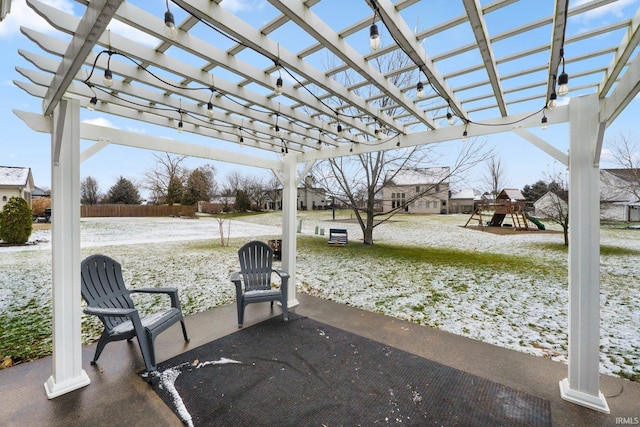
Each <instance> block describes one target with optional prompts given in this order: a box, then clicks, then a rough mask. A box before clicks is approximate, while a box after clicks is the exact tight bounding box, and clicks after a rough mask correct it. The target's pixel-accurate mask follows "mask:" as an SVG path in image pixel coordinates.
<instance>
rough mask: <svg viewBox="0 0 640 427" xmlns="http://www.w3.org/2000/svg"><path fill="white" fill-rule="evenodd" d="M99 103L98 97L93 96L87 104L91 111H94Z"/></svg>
mask: <svg viewBox="0 0 640 427" xmlns="http://www.w3.org/2000/svg"><path fill="white" fill-rule="evenodd" d="M97 104H98V98H96V97H95V96H94V97H93V98H91V101H89V105H87V109H88V110H89V111H93V110H95V109H96V105H97Z"/></svg>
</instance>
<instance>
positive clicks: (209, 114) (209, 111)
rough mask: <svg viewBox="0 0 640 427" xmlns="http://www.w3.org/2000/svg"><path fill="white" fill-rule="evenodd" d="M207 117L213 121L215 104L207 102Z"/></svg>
mask: <svg viewBox="0 0 640 427" xmlns="http://www.w3.org/2000/svg"><path fill="white" fill-rule="evenodd" d="M207 117H209V118H210V119H213V102H211V101H209V102H207Z"/></svg>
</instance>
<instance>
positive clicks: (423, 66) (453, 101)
mask: <svg viewBox="0 0 640 427" xmlns="http://www.w3.org/2000/svg"><path fill="white" fill-rule="evenodd" d="M367 2H368V3H369V4H371V5H372V7H373V8H374V10H376V11H377V12H378V13H379V14H380V16H381V18H382V19H383V20H384V22H385V25H386V26H387V29H388V30H389V32H390V33H391V35H392V36H393V38H394V40H396V42H397V43H398V44H399V46H400V48H401V49H402V50H403V51H404V52H405V53H406V54H407V55H409V57H410V58H411V60H412V61H413V62H414V63H416V64H418V66H419V68H420V71H422V72H423V73H424V74H425V76H427V79H429V83H430V84H431V85H433V87H434V89H435V90H436V92H438V93H439V94H440V95H441V96H442V97H443V98H445V100H447V102H448V104H449V105H450V107H451V109H452V111H453V112H454V113H455V115H457V116H458V117H467V113H466V111H465V110H464V108H463V107H462V104H461V103H460V101H458V99H457V98H456V96H455V94H454V93H453V91H452V90H451V88H450V87H449V85H448V84H447V83H446V82H445V80H444V78H443V77H442V75H441V74H440V71H438V69H437V68H436V66H435V64H434V62H433V60H432V59H431V58H430V57H429V55H428V54H427V52H426V51H425V50H424V49H423V48H422V45H421V44H420V43H419V42H418V40H417V38H416V36H415V34H413V33H412V32H411V30H410V29H409V27H407V25H406V23H405V22H404V20H403V19H402V18H401V17H400V15H399V14H398V12H397V11H396V9H395V8H394V6H393V4H392V3H391V2H390V1H388V0H375V2H372V0H367Z"/></svg>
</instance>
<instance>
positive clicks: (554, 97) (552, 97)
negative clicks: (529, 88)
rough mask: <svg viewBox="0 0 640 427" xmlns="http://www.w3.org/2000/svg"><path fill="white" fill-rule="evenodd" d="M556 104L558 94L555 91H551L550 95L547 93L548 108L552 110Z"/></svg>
mask: <svg viewBox="0 0 640 427" xmlns="http://www.w3.org/2000/svg"><path fill="white" fill-rule="evenodd" d="M557 105H558V95H556V93H555V92H552V93H551V95H549V103H548V104H547V108H548V109H549V110H553V109H554V108H556V106H557Z"/></svg>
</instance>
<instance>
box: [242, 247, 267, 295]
mask: <svg viewBox="0 0 640 427" xmlns="http://www.w3.org/2000/svg"><path fill="white" fill-rule="evenodd" d="M238 257H239V258H240V274H242V280H243V281H244V289H245V291H257V290H265V289H271V271H272V269H271V265H272V264H273V250H272V249H271V248H270V247H269V245H267V244H266V243H264V242H260V241H257V240H255V241H252V242H249V243H247V244H245V245H244V246H243V247H241V248H240V250H239V251H238Z"/></svg>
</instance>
